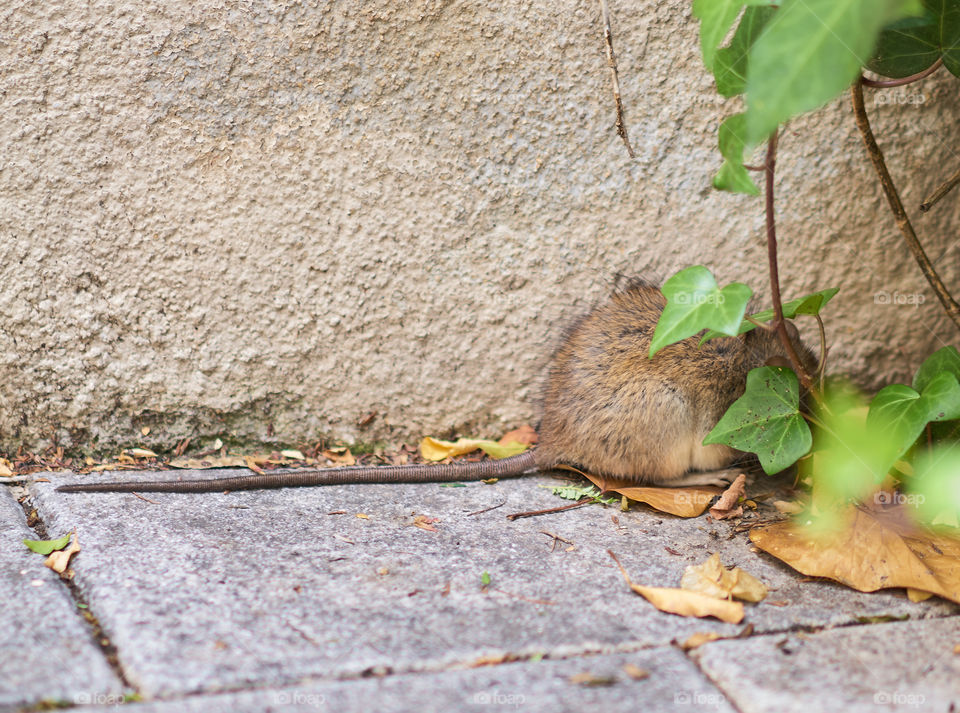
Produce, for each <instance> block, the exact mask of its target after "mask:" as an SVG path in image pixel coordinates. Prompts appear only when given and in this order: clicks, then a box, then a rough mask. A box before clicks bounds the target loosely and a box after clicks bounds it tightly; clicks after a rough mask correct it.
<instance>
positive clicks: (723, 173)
mask: <svg viewBox="0 0 960 713" xmlns="http://www.w3.org/2000/svg"><path fill="white" fill-rule="evenodd" d="M745 119H746V116H745V115H744V114H734V115H733V116H728V117H727V118H726V119H724V121H723V123H722V124H720V130H719V131H718V132H717V135H718V138H719V143H720V153H721V154H723V158H724V161H723V165H722V166H721V167H720V170H719V171H718V172H717V175H716V176H714V177H713V187H714V188H718V189H720V190H721V191H732V192H733V193H747V194H749V195H751V196H758V195H760V189H759V188H757V184H756V183H754V182H753V179H752V178H750V174H749V173H748V172H747V169H745V168H744V167H743V150H744V148H745V145H744V140H743V137H744V136H745V135H746V123H745Z"/></svg>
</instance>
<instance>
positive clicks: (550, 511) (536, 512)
mask: <svg viewBox="0 0 960 713" xmlns="http://www.w3.org/2000/svg"><path fill="white" fill-rule="evenodd" d="M593 502H596V500H595V499H594V498H580V499H579V500H578V501H577V502H575V503H571V504H570V505H563V506H561V507H558V508H549V509H547V510H530V511H529V512H515V513H513V514H512V515H507V519H508V520H518V519H520V518H521V517H536V516H537V515H551V514H553V513H555V512H563V511H564V510H573V509H574V508H580V507H583V506H584V505H589V504H590V503H593Z"/></svg>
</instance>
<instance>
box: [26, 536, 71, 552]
mask: <svg viewBox="0 0 960 713" xmlns="http://www.w3.org/2000/svg"><path fill="white" fill-rule="evenodd" d="M70 534H71V533H69V532H68V533H67V534H66V535H64V536H63V537H61V538H59V539H56V540H24V541H23V544H25V545H26V546H27V547H29V548H30V549H31V550H33V551H34V552H36V553H37V554H38V555H48V554H50V553H51V552H54V551H56V550H62V549H63V548H64V547H66V546H67V544H68V543H69V542H70Z"/></svg>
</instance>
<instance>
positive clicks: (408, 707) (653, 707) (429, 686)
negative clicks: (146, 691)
mask: <svg viewBox="0 0 960 713" xmlns="http://www.w3.org/2000/svg"><path fill="white" fill-rule="evenodd" d="M625 664H626V665H631V666H635V667H637V668H640V669H643V670H645V671H647V672H648V673H649V677H648V678H645V679H642V680H636V679H634V678H631V676H630V675H628V674H627V673H626V672H625V671H624V668H623V667H624V665H625ZM581 674H587V675H590V676H591V677H592V678H593V681H594V684H593V685H589V684H580V683H574V682H572V681H571V680H570V679H571V677H573V676H577V675H581ZM598 683H599V684H601V685H597V684H598ZM684 709H688V710H697V711H716V712H717V713H733V710H734V709H733V708H732V707H731V706H730V705H729V703H728V702H727V701H726V699H725V698H724V696H723V694H722V693H720V692H719V691H718V690H717V689H716V688H715V687H713V686H712V685H711V684H710V683H709V682H708V681H707V679H706V678H705V677H704V676H703V675H702V674H701V673H700V672H699V671H698V670H697V668H696V667H695V666H694V665H693V664H692V663H691V662H690V661H689V660H688V659H687V658H686V657H685V656H683V654H681V653H680V652H679V651H677V650H676V649H670V648H663V649H660V648H658V649H647V650H645V651H641V652H637V653H633V654H620V655H612V656H589V657H583V658H577V659H567V660H560V661H549V660H542V661H538V662H530V661H527V662H520V663H508V664H502V665H499V666H487V667H483V668H477V669H469V670H460V671H448V672H445V673H432V674H404V675H398V676H389V677H386V678H374V679H364V680H354V681H336V682H326V683H323V682H321V683H310V684H304V685H300V686H296V687H291V688H281V689H271V690H261V691H249V692H241V693H229V694H216V695H202V696H192V697H186V698H179V699H176V700H169V701H163V702H151V703H145V704H133V705H130V704H128V705H125V706H124V710H126V711H129V713H181V712H182V713H247V712H248V711H249V712H250V713H254V712H255V713H262V711H280V710H282V711H285V712H287V711H289V712H291V713H316V712H317V711H359V710H364V711H378V713H394V712H399V711H416V712H417V713H434V712H438V713H439V712H443V713H450V712H451V711H466V712H469V711H477V712H482V711H487V712H488V713H489V711H497V710H499V711H523V712H524V713H540V712H543V713H563V712H565V711H576V713H581V712H582V711H593V710H602V711H604V713H621V712H622V713H636V711H638V710H643V711H650V712H651V713H658V712H660V711H674V712H675V711H677V710H684ZM103 710H107V708H104V709H103ZM113 710H116V709H113Z"/></svg>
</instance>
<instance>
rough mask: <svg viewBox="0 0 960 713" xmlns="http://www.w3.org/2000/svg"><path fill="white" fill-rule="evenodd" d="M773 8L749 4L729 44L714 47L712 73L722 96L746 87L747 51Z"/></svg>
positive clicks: (734, 93) (768, 18)
mask: <svg viewBox="0 0 960 713" xmlns="http://www.w3.org/2000/svg"><path fill="white" fill-rule="evenodd" d="M776 11H777V10H776V8H773V7H763V6H761V7H748V8H747V9H746V10H745V11H744V13H743V17H742V18H741V19H740V24H739V25H738V26H737V31H736V33H735V34H734V35H733V40H731V42H730V45H729V46H728V47H724V48H723V49H720V50H717V56H716V61H715V62H714V65H713V77H714V79H715V80H716V82H717V91H718V92H720V93H721V94H722V95H723V96H725V97H733V96H736V95H737V94H742V93H743V91H744V90H745V89H746V88H747V57H748V55H747V53H748V51H749V50H750V47H751V46H752V45H753V43H754V42H755V41H756V39H757V37H759V36H760V33H761V31H762V30H763V27H764V25H766V24H767V22H768V21H769V20H770V18H771V17H773V14H774V13H775V12H776Z"/></svg>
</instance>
